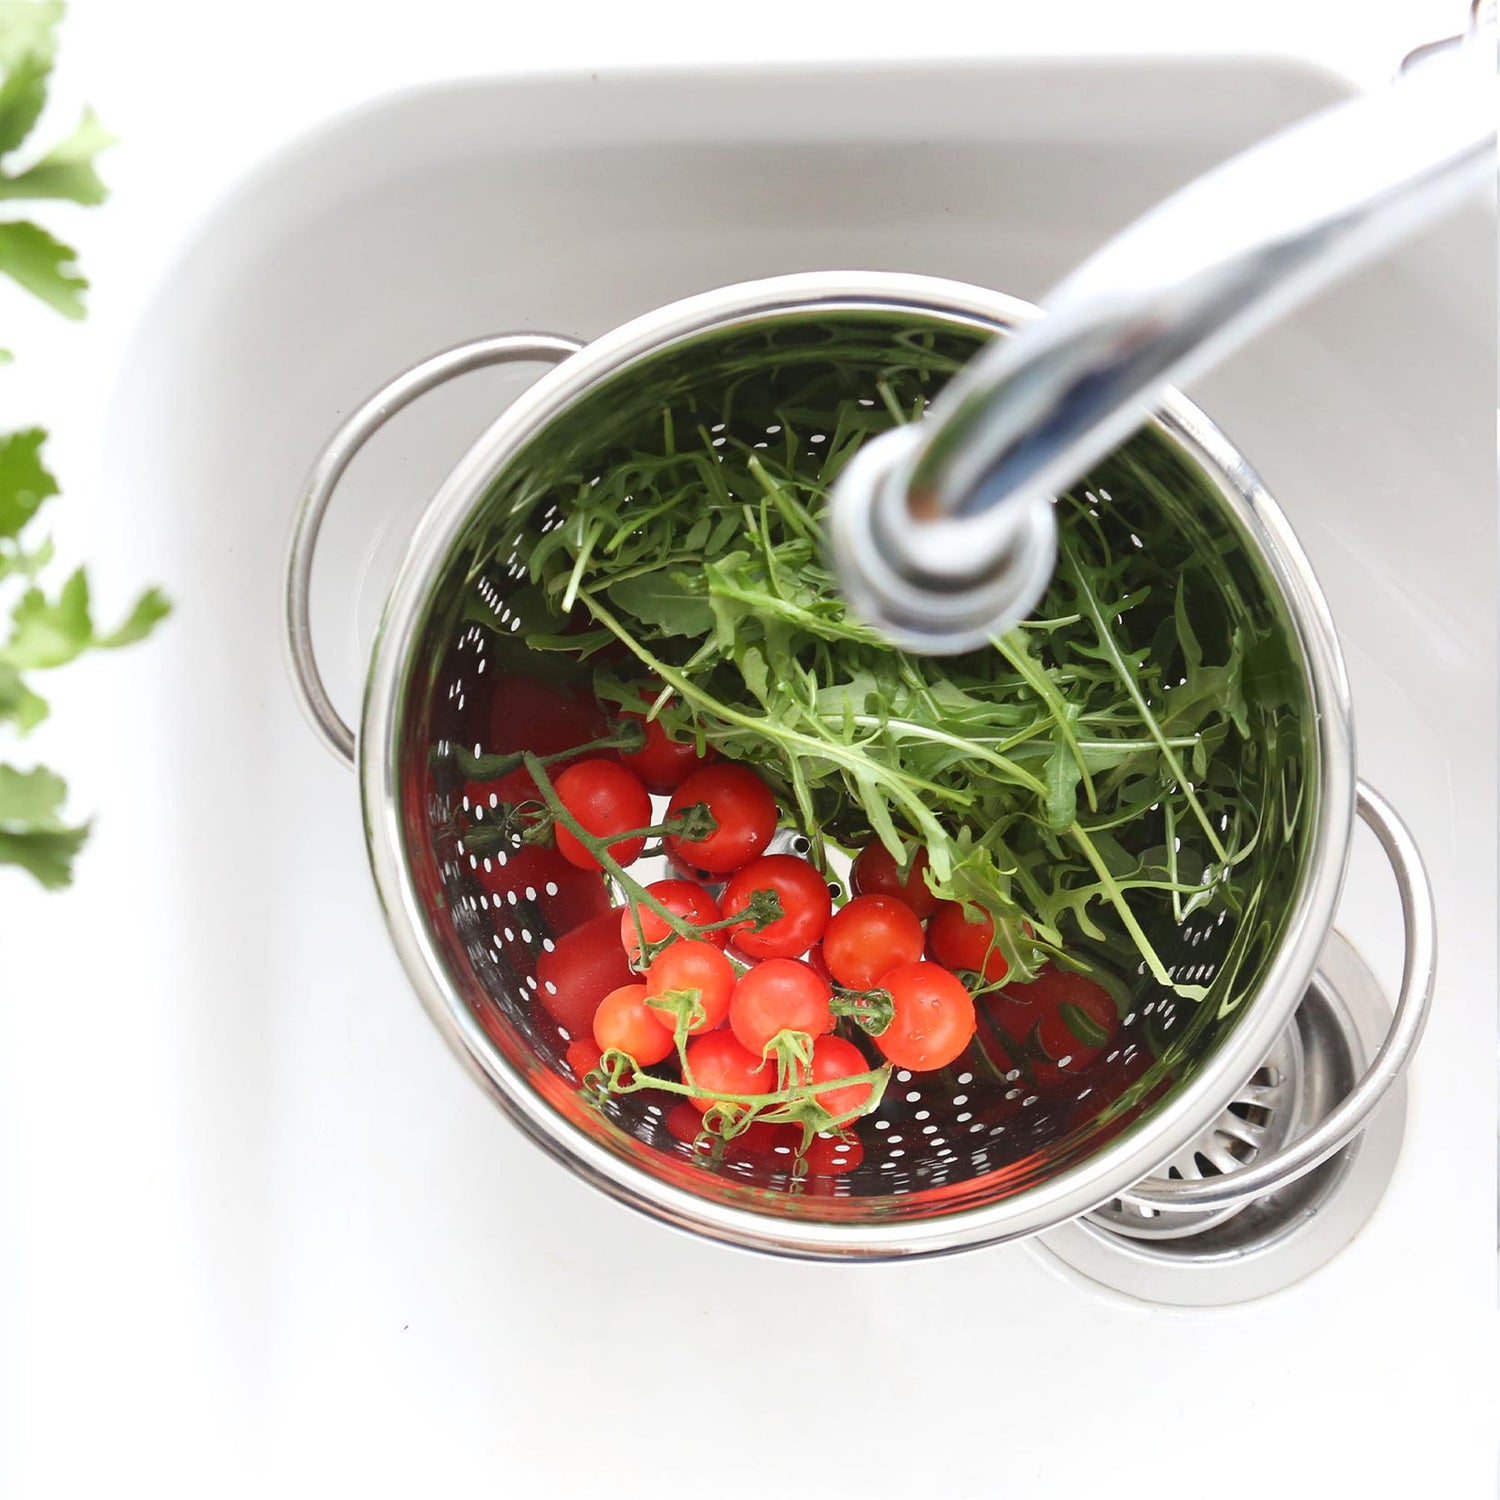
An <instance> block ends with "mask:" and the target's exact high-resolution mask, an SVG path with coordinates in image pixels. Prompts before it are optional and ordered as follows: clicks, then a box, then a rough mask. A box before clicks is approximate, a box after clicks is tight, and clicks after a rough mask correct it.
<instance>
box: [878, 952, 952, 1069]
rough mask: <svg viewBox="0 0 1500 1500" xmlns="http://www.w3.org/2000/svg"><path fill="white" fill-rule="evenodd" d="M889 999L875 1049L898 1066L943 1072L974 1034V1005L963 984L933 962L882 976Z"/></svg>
mask: <svg viewBox="0 0 1500 1500" xmlns="http://www.w3.org/2000/svg"><path fill="white" fill-rule="evenodd" d="M880 987H881V988H882V989H883V990H885V991H886V992H887V993H888V994H889V995H890V997H891V1009H892V1015H891V1024H890V1025H889V1026H887V1027H886V1029H885V1030H884V1031H883V1032H881V1033H880V1035H879V1036H878V1037H876V1038H875V1045H876V1046H877V1047H879V1048H880V1050H881V1051H882V1052H883V1053H884V1054H885V1055H886V1057H887V1058H888V1059H889V1060H890V1061H891V1062H893V1063H895V1065H896V1066H897V1067H898V1068H910V1069H911V1071H912V1072H913V1073H930V1072H932V1071H933V1070H934V1069H936V1068H946V1067H947V1066H948V1064H949V1063H951V1062H952V1061H953V1060H954V1059H955V1058H957V1057H958V1056H959V1054H960V1053H962V1052H963V1050H964V1048H965V1047H967V1046H968V1045H969V1043H970V1041H971V1040H972V1039H973V1036H974V1024H975V1021H974V1001H973V1000H972V999H971V998H970V995H969V992H968V990H966V989H965V988H964V985H963V981H962V980H961V979H960V978H959V977H958V976H957V975H956V974H950V973H949V972H948V970H947V969H944V968H942V967H941V966H940V965H938V964H929V963H911V964H902V965H901V966H900V967H899V968H895V969H892V970H890V972H889V973H887V974H884V975H882V976H881V980H880Z"/></svg>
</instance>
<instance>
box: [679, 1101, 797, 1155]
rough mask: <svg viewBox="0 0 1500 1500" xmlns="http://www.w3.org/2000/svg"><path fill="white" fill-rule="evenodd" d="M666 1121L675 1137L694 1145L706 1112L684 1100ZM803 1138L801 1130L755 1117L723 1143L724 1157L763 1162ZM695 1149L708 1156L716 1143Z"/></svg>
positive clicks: (708, 1142) (701, 1129)
mask: <svg viewBox="0 0 1500 1500" xmlns="http://www.w3.org/2000/svg"><path fill="white" fill-rule="evenodd" d="M665 1123H666V1127H667V1130H668V1132H669V1133H670V1134H671V1135H672V1136H673V1137H674V1139H676V1140H679V1141H681V1142H683V1144H684V1145H688V1146H693V1145H695V1143H696V1141H697V1138H698V1136H699V1135H701V1134H702V1131H703V1114H702V1112H701V1111H700V1110H697V1109H694V1108H693V1106H692V1104H691V1103H690V1102H689V1101H688V1100H686V1099H684V1100H683V1101H682V1103H681V1104H674V1105H673V1106H672V1108H671V1109H670V1110H669V1111H668V1112H667V1118H666V1122H665ZM801 1139H802V1132H801V1131H800V1130H798V1129H796V1128H795V1127H792V1126H786V1125H772V1124H771V1123H770V1122H769V1121H766V1120H752V1121H751V1122H750V1123H749V1125H747V1126H746V1127H745V1129H743V1130H742V1131H740V1132H739V1134H738V1135H736V1136H735V1137H734V1139H733V1140H730V1141H725V1142H724V1147H723V1152H724V1156H723V1159H724V1161H725V1162H726V1163H730V1162H741V1161H743V1162H757V1161H764V1160H765V1158H766V1157H768V1156H770V1155H771V1154H772V1152H774V1151H775V1150H776V1148H777V1147H778V1146H789V1147H794V1146H795V1145H796V1143H797V1142H798V1141H800V1140H801ZM696 1149H697V1150H698V1151H699V1152H700V1154H702V1155H704V1156H707V1155H709V1154H710V1153H711V1152H712V1151H713V1143H712V1141H705V1142H704V1143H703V1145H701V1146H697V1148H696ZM787 1161H788V1163H790V1161H791V1153H790V1151H789V1152H788V1153H787Z"/></svg>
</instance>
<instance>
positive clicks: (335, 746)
mask: <svg viewBox="0 0 1500 1500" xmlns="http://www.w3.org/2000/svg"><path fill="white" fill-rule="evenodd" d="M581 348H583V345H582V344H581V343H579V342H578V340H577V339H568V338H561V337H559V336H557V335H555V334H532V333H496V334H489V335H487V336H486V337H484V338H480V339H473V340H471V341H470V342H469V343H466V344H459V345H457V346H455V347H454V348H452V349H444V350H443V351H442V352H441V353H440V354H434V355H431V356H429V357H428V358H427V359H424V360H423V361H422V362H421V363H420V364H416V365H413V366H412V367H411V368H410V369H409V370H406V371H404V372H403V373H402V374H400V375H398V376H396V378H395V379H394V380H392V381H390V382H389V384H387V385H384V386H382V387H381V388H380V389H379V390H378V391H376V392H375V394H374V395H373V396H371V397H370V398H369V400H368V401H366V402H365V403H364V405H363V406H361V407H360V408H359V409H358V410H357V411H356V412H354V413H353V415H352V416H350V417H349V419H348V420H347V421H346V422H345V423H344V424H343V426H342V427H340V428H339V429H338V431H337V432H335V433H334V434H333V436H332V437H331V438H329V439H328V441H327V443H325V444H324V446H323V450H322V452H321V453H319V454H318V457H317V461H316V462H315V463H314V464H313V466H312V471H311V473H309V475H308V477H307V484H306V486H305V488H304V489H303V491H302V497H301V499H299V500H298V502H297V512H296V517H295V520H294V523H293V526H292V540H291V545H290V547H289V548H288V550H287V559H286V640H287V655H288V660H289V661H290V664H291V671H292V681H293V683H294V684H295V686H296V688H297V694H298V697H299V699H300V700H301V703H302V709H303V712H304V713H305V714H306V715H307V719H308V722H309V723H310V724H311V725H312V727H313V729H314V730H316V731H317V734H318V738H319V739H321V740H322V741H323V743H324V744H325V745H327V747H328V748H329V749H330V750H331V751H333V753H334V754H335V755H336V756H338V758H339V759H340V760H342V761H343V762H344V763H345V764H346V765H350V766H352V765H353V764H354V731H353V729H351V728H350V727H349V725H348V724H347V723H345V722H344V719H343V716H342V715H341V714H340V713H339V711H338V709H336V708H335V707H334V706H333V700H332V699H331V698H330V697H329V696H328V688H327V685H326V684H325V683H324V681H323V674H322V673H321V672H320V671H319V670H318V659H317V654H316V652H315V651H314V649H313V638H312V625H311V622H310V620H309V617H308V604H309V600H310V599H311V594H312V567H313V556H314V554H315V553H316V551H317V547H318V533H319V532H320V531H321V530H322V527H323V517H324V516H325V515H326V514H327V511H328V502H329V501H330V500H332V499H333V492H334V490H335V489H336V488H337V487H338V483H339V480H341V479H342V478H343V477H344V471H345V470H346V469H347V468H348V467H349V465H350V463H351V462H352V461H353V459H354V455H355V454H356V453H358V452H359V450H360V449H361V448H363V447H364V445H365V444H366V443H367V442H369V440H370V439H371V438H372V437H373V436H374V435H375V434H376V433H377V432H379V431H380V429H381V428H382V427H383V426H385V424H386V422H388V421H389V420H390V418H392V417H393V416H395V415H396V413H397V412H398V411H400V410H401V409H402V407H405V406H409V405H410V404H411V403H412V402H413V401H415V400H416V399H417V397H418V396H425V395H426V394H427V392H428V391H430V390H433V389H435V388H436V387H437V386H440V385H442V384H444V382H446V381H449V380H452V379H453V378H454V377H455V376H457V375H467V374H469V373H470V372H471V371H473V370H483V369H486V368H488V367H489V366H490V365H508V364H516V363H520V362H522V361H526V360H541V361H542V362H543V363H546V364H557V363H558V362H559V361H561V360H564V359H566V358H567V357H568V356H569V355H570V354H576V353H577V352H578V351H579V350H580V349H581Z"/></svg>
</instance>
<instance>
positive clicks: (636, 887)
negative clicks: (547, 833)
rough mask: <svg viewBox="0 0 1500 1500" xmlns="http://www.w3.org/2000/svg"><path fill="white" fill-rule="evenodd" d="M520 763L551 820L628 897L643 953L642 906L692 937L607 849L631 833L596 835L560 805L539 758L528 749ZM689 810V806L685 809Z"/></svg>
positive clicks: (689, 929)
mask: <svg viewBox="0 0 1500 1500" xmlns="http://www.w3.org/2000/svg"><path fill="white" fill-rule="evenodd" d="M522 764H523V765H524V766H525V768H526V770H527V772H528V773H529V774H530V776H531V779H532V781H534V782H535V783H536V789H537V791H538V792H539V793H540V794H541V798H542V802H543V804H544V805H545V807H546V809H547V811H548V812H549V813H550V814H551V816H552V820H553V821H554V822H555V823H561V824H562V826H563V827H564V828H566V829H567V830H568V832H569V833H571V834H572V835H573V837H574V838H575V839H577V840H578V842H579V843H580V844H582V845H583V847H584V848H585V849H587V850H588V852H589V853H590V854H591V855H592V856H593V857H594V859H595V860H597V861H598V863H599V866H600V868H601V869H603V870H604V872H605V873H606V874H608V875H612V876H613V877H614V879H615V880H616V881H617V882H618V883H619V885H620V887H621V889H622V890H623V891H624V892H625V894H626V896H627V897H628V898H629V900H630V910H631V912H632V914H633V917H634V921H635V929H636V940H637V942H638V943H639V944H640V946H641V951H642V952H643V953H644V951H645V948H646V935H645V933H644V932H642V930H641V919H640V910H639V908H640V907H642V906H644V907H646V908H647V909H648V910H649V911H652V912H654V913H655V914H656V915H657V916H658V917H660V918H661V919H662V921H663V922H665V923H666V924H667V926H668V927H669V928H671V929H672V931H674V932H676V933H677V934H678V935H679V936H681V937H692V936H693V935H694V933H695V931H696V930H697V929H696V928H694V926H693V924H692V923H691V922H689V921H687V920H685V919H684V918H682V917H679V916H678V915H677V913H676V912H674V911H672V910H671V909H670V908H669V907H667V906H666V905H665V904H664V903H663V902H661V901H659V900H658V899H657V898H656V897H655V896H653V895H652V894H651V892H650V891H648V890H647V889H646V887H645V886H643V885H642V884H641V883H640V881H638V880H637V879H636V878H635V877H634V876H633V875H630V874H628V873H627V872H626V870H625V867H624V866H623V865H622V864H621V863H620V862H619V860H617V859H616V858H615V857H614V855H612V854H611V853H610V852H609V846H610V845H611V844H614V843H618V842H619V841H620V839H621V838H622V837H630V836H631V835H628V834H626V835H621V834H618V833H617V834H614V835H612V836H611V837H609V838H599V837H597V836H596V835H594V834H592V833H590V832H589V831H588V829H586V828H585V827H584V826H583V825H582V824H581V823H580V822H579V821H578V819H577V818H575V817H574V816H573V814H572V813H570V812H569V811H568V809H567V808H566V807H564V806H563V802H562V799H561V798H560V797H559V796H558V795H557V788H556V787H554V786H553V785H552V778H551V777H550V776H548V774H547V772H546V769H545V768H544V766H543V764H542V761H541V758H540V757H538V756H535V755H533V754H531V752H530V751H529V750H528V751H526V752H524V754H523V756H522ZM689 811H691V809H689Z"/></svg>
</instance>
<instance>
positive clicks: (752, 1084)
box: [687, 1031, 776, 1114]
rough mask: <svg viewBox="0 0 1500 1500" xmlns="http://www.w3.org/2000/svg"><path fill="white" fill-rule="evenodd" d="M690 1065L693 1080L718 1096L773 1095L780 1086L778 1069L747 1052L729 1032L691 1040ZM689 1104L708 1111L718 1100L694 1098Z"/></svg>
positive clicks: (688, 1062)
mask: <svg viewBox="0 0 1500 1500" xmlns="http://www.w3.org/2000/svg"><path fill="white" fill-rule="evenodd" d="M687 1065H688V1071H689V1072H690V1073H691V1074H692V1075H693V1082H694V1083H696V1084H697V1086H698V1087H699V1088H700V1089H705V1090H707V1091H708V1093H710V1094H712V1095H714V1096H716V1097H722V1096H723V1095H725V1094H769V1093H770V1092H771V1090H772V1089H774V1088H775V1087H776V1069H775V1068H774V1067H772V1066H771V1064H770V1063H768V1062H763V1061H762V1060H761V1059H760V1058H758V1057H757V1056H756V1055H755V1054H754V1053H753V1052H747V1051H746V1050H745V1049H744V1048H743V1047H742V1046H740V1044H739V1043H738V1042H737V1041H735V1039H734V1037H733V1035H732V1034H731V1033H730V1032H727V1031H710V1032H709V1033H708V1034H707V1035H705V1036H700V1037H696V1038H695V1039H694V1040H693V1041H691V1042H690V1043H689V1044H688V1049H687ZM689 1103H691V1104H692V1105H694V1106H695V1107H696V1108H697V1109H699V1110H701V1111H702V1112H704V1113H705V1114H706V1113H707V1112H708V1111H709V1110H710V1109H712V1108H713V1106H714V1103H715V1100H714V1099H692V1100H689Z"/></svg>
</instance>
